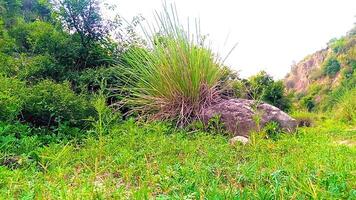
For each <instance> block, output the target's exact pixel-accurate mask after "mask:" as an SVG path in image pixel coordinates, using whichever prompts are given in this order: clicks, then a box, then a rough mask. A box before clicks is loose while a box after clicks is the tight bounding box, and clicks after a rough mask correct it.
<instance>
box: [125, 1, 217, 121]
mask: <svg viewBox="0 0 356 200" xmlns="http://www.w3.org/2000/svg"><path fill="white" fill-rule="evenodd" d="M155 18H156V24H155V25H154V26H148V28H145V27H144V26H142V27H143V32H144V33H145V35H146V37H147V42H148V48H142V47H134V48H131V49H130V50H128V51H127V52H126V53H125V54H124V56H123V61H124V62H125V63H126V65H127V64H128V65H129V66H130V67H123V73H124V74H125V76H124V77H125V82H126V83H127V84H125V87H124V88H123V89H124V90H126V91H127V93H126V94H129V95H127V96H126V97H125V98H124V100H123V103H125V104H126V105H128V106H130V107H131V108H132V110H133V111H137V112H138V113H139V114H140V116H141V117H145V118H148V119H159V120H173V121H175V122H176V123H177V125H179V126H181V125H185V124H187V123H189V122H191V121H192V120H193V119H196V118H197V116H198V115H199V112H201V110H202V109H203V108H204V107H206V106H209V105H210V104H212V103H214V102H215V101H217V100H218V99H219V97H220V95H219V93H220V92H219V89H218V87H217V86H218V84H219V80H220V79H221V77H222V75H223V70H222V67H221V66H222V60H221V59H219V58H218V56H217V55H216V54H214V53H213V52H212V50H211V48H209V47H208V46H206V45H205V44H204V37H203V36H202V35H201V34H200V30H199V24H198V23H197V22H196V23H195V25H196V26H195V31H194V33H191V32H190V29H189V24H188V28H187V30H185V29H184V28H183V26H182V25H181V24H180V23H179V19H178V17H177V12H176V9H175V8H174V6H170V7H169V6H166V5H165V6H164V11H163V12H162V13H156V15H155Z"/></svg>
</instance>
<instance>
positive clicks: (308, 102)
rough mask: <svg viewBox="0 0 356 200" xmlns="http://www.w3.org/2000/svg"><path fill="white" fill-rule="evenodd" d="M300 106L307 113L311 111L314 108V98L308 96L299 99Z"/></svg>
mask: <svg viewBox="0 0 356 200" xmlns="http://www.w3.org/2000/svg"><path fill="white" fill-rule="evenodd" d="M301 104H302V106H303V107H304V108H306V109H307V110H308V111H309V112H310V111H313V110H314V108H315V101H314V98H313V97H312V96H310V95H308V96H305V97H303V98H302V99H301Z"/></svg>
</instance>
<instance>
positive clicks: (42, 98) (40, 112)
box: [22, 80, 93, 127]
mask: <svg viewBox="0 0 356 200" xmlns="http://www.w3.org/2000/svg"><path fill="white" fill-rule="evenodd" d="M22 115H23V120H25V121H27V122H30V123H31V124H33V125H35V126H47V127H51V126H53V125H57V124H60V123H64V122H66V123H70V124H73V125H77V126H83V125H85V120H86V119H88V118H89V117H90V116H93V107H92V106H91V105H90V103H89V101H88V100H86V99H85V97H83V96H78V95H76V94H74V92H73V91H72V90H71V89H70V86H69V83H63V84H56V83H53V82H51V81H48V80H45V81H42V82H40V83H38V84H37V85H35V86H33V87H32V88H31V94H29V95H28V99H27V102H26V104H25V106H24V109H23V112H22Z"/></svg>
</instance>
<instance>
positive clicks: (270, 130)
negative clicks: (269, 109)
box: [263, 121, 283, 140]
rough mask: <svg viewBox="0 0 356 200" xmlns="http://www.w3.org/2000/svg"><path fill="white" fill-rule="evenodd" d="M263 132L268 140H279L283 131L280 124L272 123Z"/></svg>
mask: <svg viewBox="0 0 356 200" xmlns="http://www.w3.org/2000/svg"><path fill="white" fill-rule="evenodd" d="M263 132H264V133H265V134H266V138H269V139H272V140H277V139H278V138H279V136H280V134H282V132H283V130H282V128H281V127H280V125H279V124H278V122H274V121H271V122H269V123H267V124H266V125H265V126H264V127H263Z"/></svg>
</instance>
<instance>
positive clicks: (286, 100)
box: [245, 71, 291, 111]
mask: <svg viewBox="0 0 356 200" xmlns="http://www.w3.org/2000/svg"><path fill="white" fill-rule="evenodd" d="M245 85H246V86H245V87H246V91H247V92H246V93H247V97H248V98H249V99H261V100H262V101H264V102H267V103H270V104H272V105H274V106H276V107H278V108H280V109H282V110H285V111H288V110H289V109H290V107H291V100H290V97H289V96H287V95H286V93H285V86H284V84H283V82H282V81H274V80H273V78H272V77H271V76H270V75H268V74H267V73H266V72H265V71H261V72H260V73H258V74H256V75H255V76H252V77H250V78H249V80H248V81H246V84H245Z"/></svg>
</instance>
